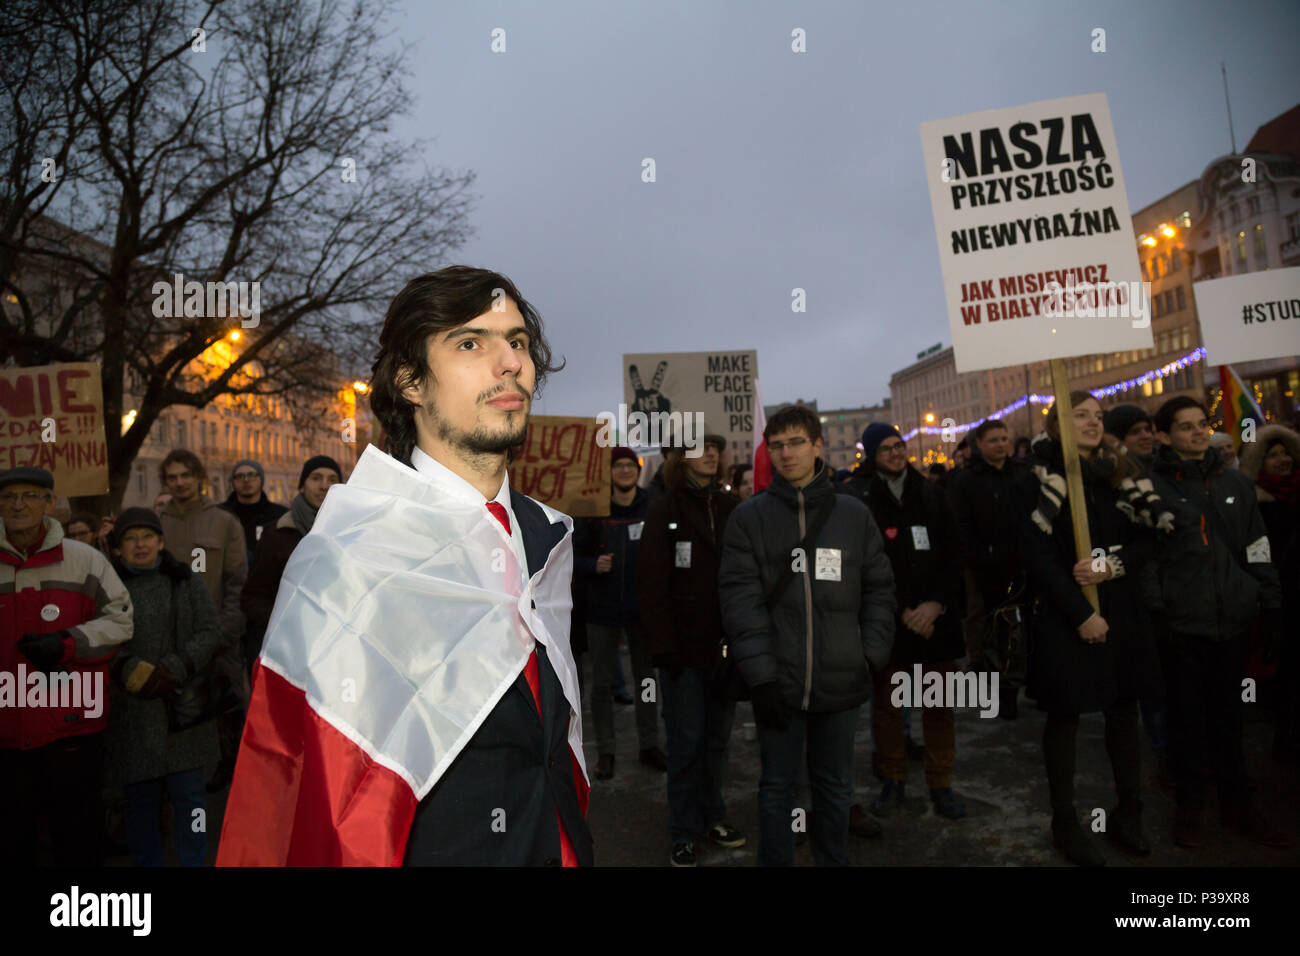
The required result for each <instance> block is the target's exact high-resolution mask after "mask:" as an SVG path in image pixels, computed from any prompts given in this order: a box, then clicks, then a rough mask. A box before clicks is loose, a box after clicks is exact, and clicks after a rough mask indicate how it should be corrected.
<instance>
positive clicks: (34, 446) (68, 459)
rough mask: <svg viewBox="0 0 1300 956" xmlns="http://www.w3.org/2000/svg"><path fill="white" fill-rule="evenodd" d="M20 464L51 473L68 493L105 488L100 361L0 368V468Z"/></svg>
mask: <svg viewBox="0 0 1300 956" xmlns="http://www.w3.org/2000/svg"><path fill="white" fill-rule="evenodd" d="M22 467H30V468H44V469H46V470H47V471H49V472H51V473H53V475H54V490H55V493H56V494H59V495H62V496H64V497H67V498H72V497H76V496H79V495H100V494H104V493H105V492H107V491H108V445H107V442H106V441H105V438H104V394H103V392H102V390H101V389H100V385H99V366H98V365H96V364H95V363H93V362H71V363H68V364H64V365H39V366H32V367H30V368H7V369H0V471H4V470H6V469H9V468H22Z"/></svg>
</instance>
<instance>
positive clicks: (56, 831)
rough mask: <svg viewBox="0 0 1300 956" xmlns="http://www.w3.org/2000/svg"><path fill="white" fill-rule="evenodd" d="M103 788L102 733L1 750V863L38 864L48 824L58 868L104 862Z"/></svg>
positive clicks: (55, 863)
mask: <svg viewBox="0 0 1300 956" xmlns="http://www.w3.org/2000/svg"><path fill="white" fill-rule="evenodd" d="M103 789H104V735H103V734H102V733H97V734H83V735H81V736H79V737H65V738H63V739H62V740H56V741H54V742H53V743H48V744H46V745H45V746H44V747H37V748H35V749H33V750H18V749H17V748H10V747H3V748H0V866H4V867H10V866H18V867H23V868H27V867H33V866H36V865H37V863H38V862H39V858H38V856H37V854H38V852H39V843H38V836H39V834H40V833H41V830H42V829H43V828H44V827H49V832H50V835H51V837H52V840H53V844H54V865H55V866H77V867H88V866H95V867H97V866H101V865H102V864H103V862H104V860H103V844H102V841H103V832H104V803H103ZM42 816H44V819H42Z"/></svg>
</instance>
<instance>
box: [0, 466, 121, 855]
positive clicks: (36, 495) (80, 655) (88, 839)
mask: <svg viewBox="0 0 1300 956" xmlns="http://www.w3.org/2000/svg"><path fill="white" fill-rule="evenodd" d="M53 505H54V476H53V475H52V474H50V472H48V471H46V470H45V469H43V468H11V469H9V470H8V471H3V472H0V518H3V521H4V529H3V534H0V866H5V867H9V866H23V867H29V866H35V865H36V864H37V862H38V858H37V852H38V838H39V835H40V833H41V823H42V815H43V814H44V815H46V816H48V821H49V823H50V825H51V827H52V830H51V836H52V842H53V845H54V863H55V865H57V866H99V865H100V864H101V862H102V857H101V831H102V829H103V821H104V812H103V806H102V802H101V793H102V789H103V764H104V743H103V740H104V736H103V734H104V731H105V730H106V729H107V727H108V665H109V662H110V661H111V660H112V659H113V657H114V656H115V655H116V654H117V651H118V648H119V647H120V646H121V645H122V644H124V643H125V642H126V641H128V640H130V639H131V599H130V596H129V595H128V593H127V590H126V588H125V587H124V586H123V584H122V582H121V580H119V579H118V576H117V574H116V573H115V572H114V571H113V568H112V566H111V565H110V564H109V562H108V559H107V558H105V557H104V555H103V554H101V553H100V551H99V550H98V549H97V548H95V547H94V546H93V545H91V544H83V543H82V542H80V541H73V540H71V539H68V538H66V537H65V536H64V534H63V528H62V527H61V526H60V525H59V523H58V522H57V521H55V520H54V518H53V517H52V516H51V515H50V511H51V510H52V509H53ZM74 684H75V687H74ZM38 692H39V693H38Z"/></svg>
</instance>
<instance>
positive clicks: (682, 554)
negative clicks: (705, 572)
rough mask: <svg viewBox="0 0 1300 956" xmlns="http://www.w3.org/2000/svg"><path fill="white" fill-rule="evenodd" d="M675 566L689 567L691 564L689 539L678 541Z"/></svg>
mask: <svg viewBox="0 0 1300 956" xmlns="http://www.w3.org/2000/svg"><path fill="white" fill-rule="evenodd" d="M675 566H676V567H679V568H689V567H690V566H691V543H690V542H689V541H678V542H677V560H676V562H675Z"/></svg>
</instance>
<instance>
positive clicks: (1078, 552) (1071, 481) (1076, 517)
mask: <svg viewBox="0 0 1300 956" xmlns="http://www.w3.org/2000/svg"><path fill="white" fill-rule="evenodd" d="M1052 390H1053V391H1054V392H1056V421H1057V423H1058V424H1059V425H1060V426H1061V454H1062V456H1063V457H1064V458H1065V486H1066V497H1068V498H1069V499H1070V517H1071V519H1073V521H1074V553H1075V556H1076V557H1077V558H1078V559H1079V560H1080V561H1088V560H1091V559H1092V538H1091V536H1090V535H1089V533H1088V505H1087V503H1086V502H1085V501H1084V500H1083V470H1082V468H1081V467H1080V465H1079V446H1078V444H1077V443H1076V442H1075V440H1074V406H1073V405H1072V404H1071V403H1070V381H1069V379H1068V378H1066V375H1065V360H1064V359H1052ZM1083 596H1084V597H1086V598H1087V599H1088V603H1089V604H1091V605H1092V609H1093V610H1094V611H1097V612H1100V611H1101V605H1100V603H1098V600H1097V585H1095V584H1087V585H1084V586H1083Z"/></svg>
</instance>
